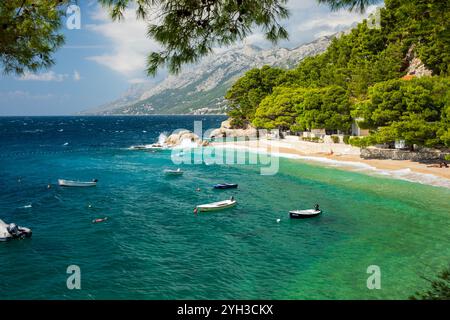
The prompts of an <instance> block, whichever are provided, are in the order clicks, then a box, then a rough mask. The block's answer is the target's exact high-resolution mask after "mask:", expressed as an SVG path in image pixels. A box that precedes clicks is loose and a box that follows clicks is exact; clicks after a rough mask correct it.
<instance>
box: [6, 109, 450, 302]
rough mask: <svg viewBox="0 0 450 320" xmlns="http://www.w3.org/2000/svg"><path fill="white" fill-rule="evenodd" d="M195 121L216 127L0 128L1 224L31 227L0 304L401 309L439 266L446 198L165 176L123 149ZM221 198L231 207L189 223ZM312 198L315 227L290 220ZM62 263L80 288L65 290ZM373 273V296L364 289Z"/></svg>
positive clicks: (238, 172) (283, 166) (144, 157)
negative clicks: (376, 285) (248, 302)
mask: <svg viewBox="0 0 450 320" xmlns="http://www.w3.org/2000/svg"><path fill="white" fill-rule="evenodd" d="M193 120H204V129H207V128H211V127H215V126H218V124H219V123H220V121H221V120H223V118H220V117H217V118H216V117H206V118H202V117H197V118H194V117H175V118H173V117H142V118H138V117H130V118H127V117H124V118H116V117H112V118H28V119H23V118H13V119H12V118H0V138H1V139H0V151H1V155H0V164H1V166H0V187H1V190H2V192H1V194H0V219H3V220H5V221H7V222H12V221H14V222H16V223H18V224H20V225H24V226H28V227H31V228H32V229H33V237H32V239H28V240H23V241H11V242H8V243H0V265H1V267H0V282H1V283H0V288H1V289H0V298H1V299H61V298H62V299H75V298H77V299H79V298H81V299H107V298H112V299H380V298H383V299H405V298H408V296H410V295H412V294H413V293H414V292H415V291H416V290H419V289H422V288H426V287H427V286H428V284H427V283H426V281H424V280H423V279H422V278H421V276H423V275H426V276H433V275H434V274H436V273H437V272H438V271H440V269H441V268H442V267H443V266H445V265H446V264H448V262H449V261H450V247H449V246H448V240H449V239H450V228H449V227H450V223H449V216H450V202H449V199H450V197H449V196H450V190H449V189H446V188H437V187H431V186H426V185H420V184H414V183H410V182H406V181H401V180H394V179H387V178H382V177H377V176H369V175H365V174H361V173H356V172H349V171H343V170H338V169H335V168H327V167H323V166H318V165H315V164H311V163H307V162H303V161H299V160H288V159H280V171H279V173H278V174H276V175H275V176H261V175H260V174H259V169H260V168H259V167H258V166H256V165H205V164H202V165H181V166H180V167H181V168H183V169H184V170H186V173H185V175H184V176H183V177H181V178H168V177H165V176H164V175H163V173H162V170H163V169H164V168H172V167H174V165H173V164H172V162H171V159H170V152H155V153H150V152H141V151H132V150H128V149H127V147H129V146H130V145H132V144H139V143H151V142H153V141H154V140H155V139H156V138H157V136H158V135H159V133H160V132H162V131H168V132H170V131H171V130H174V129H176V128H187V129H191V128H192V126H193V123H192V122H193ZM23 123H27V125H23ZM24 127H26V128H24ZM61 128H63V129H64V130H63V131H62V132H60V131H59V130H60V129H61ZM121 131H122V132H121ZM144 131H145V132H144ZM66 142H68V143H69V144H68V145H66V146H64V144H65V143H66ZM176 167H178V166H176ZM94 177H95V178H97V179H99V184H98V186H97V187H96V188H92V189H63V188H59V187H57V186H55V185H54V184H55V182H56V180H57V179H58V178H68V179H81V180H83V179H92V178H94ZM218 182H236V183H239V189H237V190H226V191H215V190H213V189H212V188H211V186H212V185H213V184H214V183H218ZM49 183H52V184H53V186H52V188H50V189H47V184H49ZM198 187H199V188H201V191H200V192H197V191H196V188H198ZM231 195H233V196H234V197H235V198H236V199H237V200H238V205H237V206H236V207H235V208H233V209H230V210H227V211H223V212H215V213H208V214H201V215H198V216H196V215H194V214H193V209H194V207H195V206H196V205H198V204H201V203H208V202H213V201H217V200H223V199H226V198H229V197H230V196H231ZM316 202H317V203H320V204H321V207H322V208H323V210H324V214H323V215H322V216H320V217H319V218H317V219H311V220H304V221H294V220H289V219H288V217H287V211H288V210H292V209H294V208H308V207H311V205H313V204H314V203H316ZM29 205H31V207H28V208H27V206H29ZM89 206H91V207H89ZM104 216H108V217H109V220H108V221H106V222H105V223H102V224H92V223H91V220H92V219H94V218H97V217H104ZM277 219H281V221H280V222H279V223H277V221H276V220H277ZM69 265H78V266H79V267H80V268H81V290H68V289H67V287H66V279H67V277H68V274H66V268H67V267H68V266H69ZM370 265H378V266H379V267H380V269H381V290H368V289H367V287H366V280H367V277H368V276H369V274H367V273H366V270H367V267H368V266H370Z"/></svg>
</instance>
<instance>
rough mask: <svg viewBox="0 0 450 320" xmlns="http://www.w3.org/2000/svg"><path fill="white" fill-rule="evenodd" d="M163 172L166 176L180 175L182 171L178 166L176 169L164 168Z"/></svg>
mask: <svg viewBox="0 0 450 320" xmlns="http://www.w3.org/2000/svg"><path fill="white" fill-rule="evenodd" d="M164 173H165V174H166V175H168V176H181V175H183V173H184V171H182V170H181V169H180V168H178V169H177V170H171V169H165V170H164Z"/></svg>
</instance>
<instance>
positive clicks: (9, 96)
mask: <svg viewBox="0 0 450 320" xmlns="http://www.w3.org/2000/svg"><path fill="white" fill-rule="evenodd" d="M55 97H57V96H55V95H54V94H52V93H47V94H45V93H44V94H33V93H30V92H28V91H23V90H14V91H3V92H0V98H2V99H5V100H14V101H16V100H50V99H53V98H55ZM63 97H66V96H63Z"/></svg>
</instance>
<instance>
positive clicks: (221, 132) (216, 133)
mask: <svg viewBox="0 0 450 320" xmlns="http://www.w3.org/2000/svg"><path fill="white" fill-rule="evenodd" d="M209 136H210V138H225V137H227V138H238V137H256V136H257V132H256V128H254V127H253V126H251V125H248V126H247V128H244V129H232V127H231V120H230V119H228V120H225V121H223V122H222V123H221V125H220V128H218V129H215V130H213V131H212V132H211V134H210V135H209Z"/></svg>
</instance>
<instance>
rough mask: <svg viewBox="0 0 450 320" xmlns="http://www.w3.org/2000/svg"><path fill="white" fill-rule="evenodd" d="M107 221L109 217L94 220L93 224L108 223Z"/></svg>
mask: <svg viewBox="0 0 450 320" xmlns="http://www.w3.org/2000/svg"><path fill="white" fill-rule="evenodd" d="M106 220H108V217H104V218H98V219H94V220H92V223H99V222H104V221H106Z"/></svg>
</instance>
